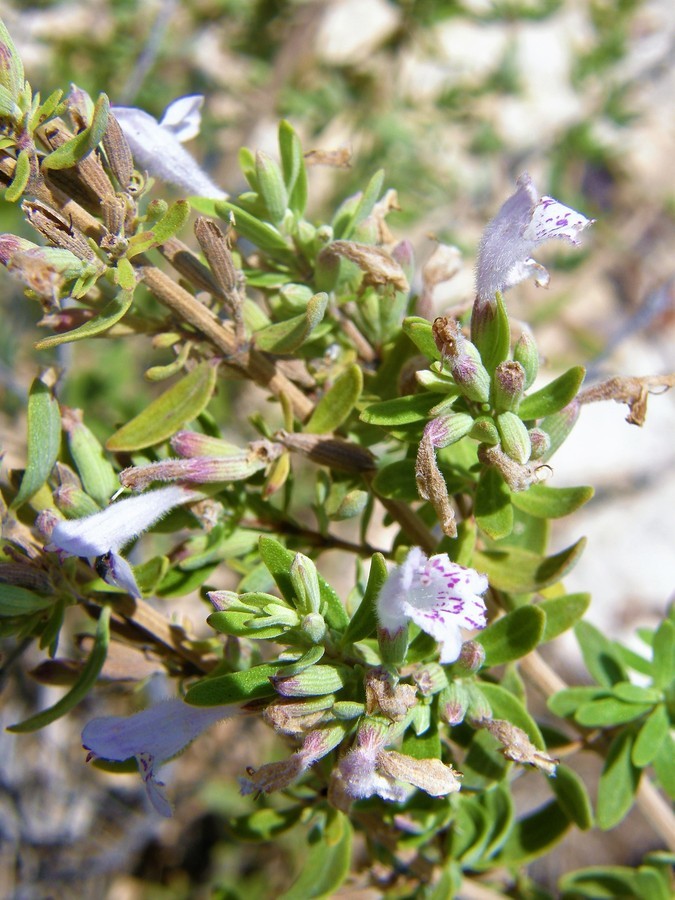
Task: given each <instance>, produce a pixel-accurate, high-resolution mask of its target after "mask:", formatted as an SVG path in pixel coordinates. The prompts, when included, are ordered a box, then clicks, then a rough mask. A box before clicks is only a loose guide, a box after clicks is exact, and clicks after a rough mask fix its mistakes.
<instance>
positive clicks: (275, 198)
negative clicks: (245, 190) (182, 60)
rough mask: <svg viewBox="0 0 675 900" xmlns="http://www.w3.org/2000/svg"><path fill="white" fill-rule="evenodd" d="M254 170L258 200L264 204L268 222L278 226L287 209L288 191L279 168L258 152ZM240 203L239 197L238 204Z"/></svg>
mask: <svg viewBox="0 0 675 900" xmlns="http://www.w3.org/2000/svg"><path fill="white" fill-rule="evenodd" d="M255 169H256V176H257V179H258V189H259V195H260V198H261V200H262V201H263V203H264V204H265V207H266V209H267V212H268V214H269V219H270V221H271V222H273V223H274V224H275V225H279V224H280V223H281V222H282V221H283V218H284V216H285V215H286V210H287V209H288V191H287V190H286V185H285V183H284V176H283V175H282V173H281V168H280V166H279V164H278V163H277V161H276V160H274V159H272V157H271V156H268V155H267V154H266V153H265V152H264V151H263V150H259V151H258V152H257V153H256V158H255ZM241 201H242V198H241V197H240V198H239V202H241Z"/></svg>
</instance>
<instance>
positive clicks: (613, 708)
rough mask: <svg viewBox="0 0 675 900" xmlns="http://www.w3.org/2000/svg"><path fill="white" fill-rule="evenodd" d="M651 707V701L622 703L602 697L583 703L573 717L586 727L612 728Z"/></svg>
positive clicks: (631, 719) (641, 714) (635, 717)
mask: <svg viewBox="0 0 675 900" xmlns="http://www.w3.org/2000/svg"><path fill="white" fill-rule="evenodd" d="M651 708H652V704H651V703H623V702H622V701H621V700H617V699H616V698H615V697H603V698H601V699H599V700H591V701H590V702H589V703H583V704H582V705H581V706H580V707H579V709H577V711H576V713H575V715H574V718H575V719H576V721H577V722H578V723H579V725H584V726H585V727H587V728H613V727H614V726H615V725H624V724H625V723H626V722H633V721H634V720H635V719H639V718H640V716H643V715H644V714H645V713H647V712H649V711H650V710H651Z"/></svg>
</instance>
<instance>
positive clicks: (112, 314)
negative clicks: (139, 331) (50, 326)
mask: <svg viewBox="0 0 675 900" xmlns="http://www.w3.org/2000/svg"><path fill="white" fill-rule="evenodd" d="M133 299H134V295H133V292H131V291H120V292H119V294H117V295H116V296H115V297H113V299H112V300H110V302H109V303H106V305H105V306H104V307H103V309H102V310H101V313H100V315H98V316H96V318H94V319H90V320H89V321H88V322H85V323H84V324H83V325H80V326H78V327H77V328H73V329H72V331H65V332H63V333H62V334H53V335H51V336H50V337H48V338H43V339H42V340H41V341H38V342H37V344H36V345H35V349H36V350H47V349H48V348H49V347H56V346H58V345H59V344H70V343H72V342H73V341H83V340H84V339H85V338H90V337H95V336H96V335H98V334H103V333H104V332H105V331H108V330H109V329H110V328H112V327H113V325H116V324H117V323H118V322H119V321H120V319H122V318H124V316H125V315H126V313H127V312H128V311H129V308H130V307H131V304H132V301H133Z"/></svg>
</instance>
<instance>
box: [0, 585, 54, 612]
mask: <svg viewBox="0 0 675 900" xmlns="http://www.w3.org/2000/svg"><path fill="white" fill-rule="evenodd" d="M54 602H55V601H54V598H53V597H40V596H39V595H38V594H34V593H33V592H32V591H29V590H27V589H26V588H22V587H18V585H14V584H0V616H28V615H30V614H31V613H34V612H39V611H40V610H41V609H48V608H49V607H50V606H54Z"/></svg>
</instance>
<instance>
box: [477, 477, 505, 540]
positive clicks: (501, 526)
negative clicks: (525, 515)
mask: <svg viewBox="0 0 675 900" xmlns="http://www.w3.org/2000/svg"><path fill="white" fill-rule="evenodd" d="M513 496H515V494H514V495H513ZM475 515H476V522H477V524H478V527H479V528H480V530H481V531H482V532H484V533H485V534H487V536H488V537H491V538H492V539H493V540H494V541H498V540H500V538H505V537H508V536H509V535H510V534H511V532H512V530H513V507H512V506H511V491H510V490H509V487H508V485H507V484H506V482H505V481H504V479H503V478H502V476H501V475H500V474H499V472H498V471H497V470H496V469H493V468H487V469H483V471H482V472H481V474H480V479H479V481H478V486H477V488H476V504H475Z"/></svg>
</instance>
